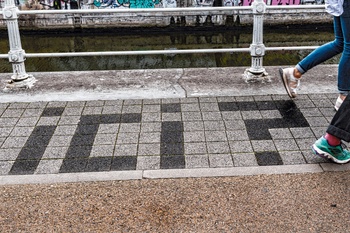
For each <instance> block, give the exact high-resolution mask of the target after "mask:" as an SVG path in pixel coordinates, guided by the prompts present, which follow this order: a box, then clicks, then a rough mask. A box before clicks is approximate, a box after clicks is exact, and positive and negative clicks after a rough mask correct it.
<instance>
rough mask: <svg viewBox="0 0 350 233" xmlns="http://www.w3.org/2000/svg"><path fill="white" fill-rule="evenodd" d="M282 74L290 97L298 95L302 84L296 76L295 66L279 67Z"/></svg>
mask: <svg viewBox="0 0 350 233" xmlns="http://www.w3.org/2000/svg"><path fill="white" fill-rule="evenodd" d="M279 72H280V76H281V79H282V82H283V85H284V88H285V89H286V91H287V93H288V95H289V97H290V98H295V97H296V96H297V90H298V88H299V85H300V80H299V79H297V78H296V77H294V75H293V73H294V68H285V69H282V68H279Z"/></svg>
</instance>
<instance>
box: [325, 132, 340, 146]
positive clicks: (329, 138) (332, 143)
mask: <svg viewBox="0 0 350 233" xmlns="http://www.w3.org/2000/svg"><path fill="white" fill-rule="evenodd" d="M324 138H325V139H326V140H327V142H328V144H329V145H330V146H338V145H340V144H341V140H340V139H339V138H337V137H336V136H333V135H332V134H329V133H326V135H325V136H324Z"/></svg>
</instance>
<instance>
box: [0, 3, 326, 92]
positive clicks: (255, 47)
mask: <svg viewBox="0 0 350 233" xmlns="http://www.w3.org/2000/svg"><path fill="white" fill-rule="evenodd" d="M14 1H15V0H5V8H3V9H2V11H1V12H2V14H3V18H4V19H5V20H6V22H7V29H8V36H9V42H10V43H9V44H10V51H9V53H8V54H0V58H8V59H9V62H10V63H11V64H12V69H13V75H12V76H11V81H10V83H9V85H10V86H11V87H27V88H30V87H31V86H33V84H34V82H35V81H36V79H35V78H34V77H33V76H32V75H29V74H27V73H26V70H25V64H24V61H25V59H26V58H27V57H28V58H30V57H78V56H125V55H154V54H163V55H165V54H188V53H228V52H229V53H235V52H250V55H251V59H252V60H251V67H250V68H248V69H246V71H245V73H244V75H245V77H246V80H247V81H249V80H254V79H257V78H259V77H264V76H267V73H266V71H265V68H264V67H263V56H264V55H265V51H278V50H311V49H315V48H317V47H318V46H296V47H265V45H264V43H263V16H264V14H265V13H266V11H267V10H268V11H269V13H274V10H278V12H279V13H281V10H284V9H285V10H286V11H285V12H283V13H290V12H291V11H293V10H302V9H305V10H310V9H320V10H322V9H324V5H289V6H267V5H266V4H265V3H264V1H263V0H255V1H254V2H253V4H252V5H251V6H232V7H205V8H202V7H200V8H198V7H188V8H143V9H131V8H129V9H93V10H92V9H89V10H82V9H79V10H64V11H60V10H29V11H28V10H23V11H21V10H19V9H18V8H17V7H16V6H15V2H14ZM189 12H194V13H195V15H198V14H207V13H208V12H209V13H210V14H212V15H214V14H217V15H220V14H221V15H222V14H233V13H236V14H237V13H242V12H245V13H248V14H253V17H254V19H253V20H254V21H253V33H252V35H253V38H252V43H251V45H250V47H249V48H223V49H187V50H176V49H174V50H148V51H108V52H68V53H25V51H24V50H23V49H22V46H21V39H20V34H19V27H18V20H17V19H18V15H21V14H22V15H33V14H34V15H36V14H91V13H94V14H96V13H118V14H123V13H124V14H125V13H127V14H135V15H137V16H140V15H145V16H150V15H151V16H157V14H159V13H162V14H164V13H176V14H177V15H188V14H189Z"/></svg>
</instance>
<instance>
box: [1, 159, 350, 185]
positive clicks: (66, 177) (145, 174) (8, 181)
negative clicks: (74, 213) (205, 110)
mask: <svg viewBox="0 0 350 233" xmlns="http://www.w3.org/2000/svg"><path fill="white" fill-rule="evenodd" d="M348 170H350V164H346V165H338V164H329V163H322V164H298V165H284V166H260V167H233V168H198V169H169V170H144V171H142V170H139V171H111V172H84V173H63V174H40V175H39V174H38V175H16V176H11V175H8V176H0V185H19V184H50V183H75V182H95V181H113V180H141V179H176V178H204V177H223V176H226V177H229V176H255V175H278V174H302V173H321V172H340V171H348Z"/></svg>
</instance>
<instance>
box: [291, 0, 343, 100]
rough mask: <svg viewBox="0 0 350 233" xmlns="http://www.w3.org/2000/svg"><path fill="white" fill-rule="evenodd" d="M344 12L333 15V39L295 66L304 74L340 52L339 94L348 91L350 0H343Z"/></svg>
mask: <svg viewBox="0 0 350 233" xmlns="http://www.w3.org/2000/svg"><path fill="white" fill-rule="evenodd" d="M343 8H344V13H343V14H342V15H341V16H338V17H334V19H333V26H334V36H335V40H334V41H332V42H329V43H326V44H324V45H322V46H320V47H318V48H317V49H315V50H314V51H313V52H311V53H310V54H309V55H308V56H307V57H305V58H304V59H303V60H302V61H300V62H299V63H298V65H297V66H296V68H297V70H299V72H300V73H302V74H304V73H306V72H307V71H308V70H310V69H311V68H313V67H315V66H317V65H318V64H320V63H322V62H324V61H326V60H328V59H330V58H332V57H334V56H335V55H338V54H340V53H342V56H341V58H340V61H339V66H338V91H339V93H340V94H344V95H347V94H349V93H350V0H344V4H343Z"/></svg>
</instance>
